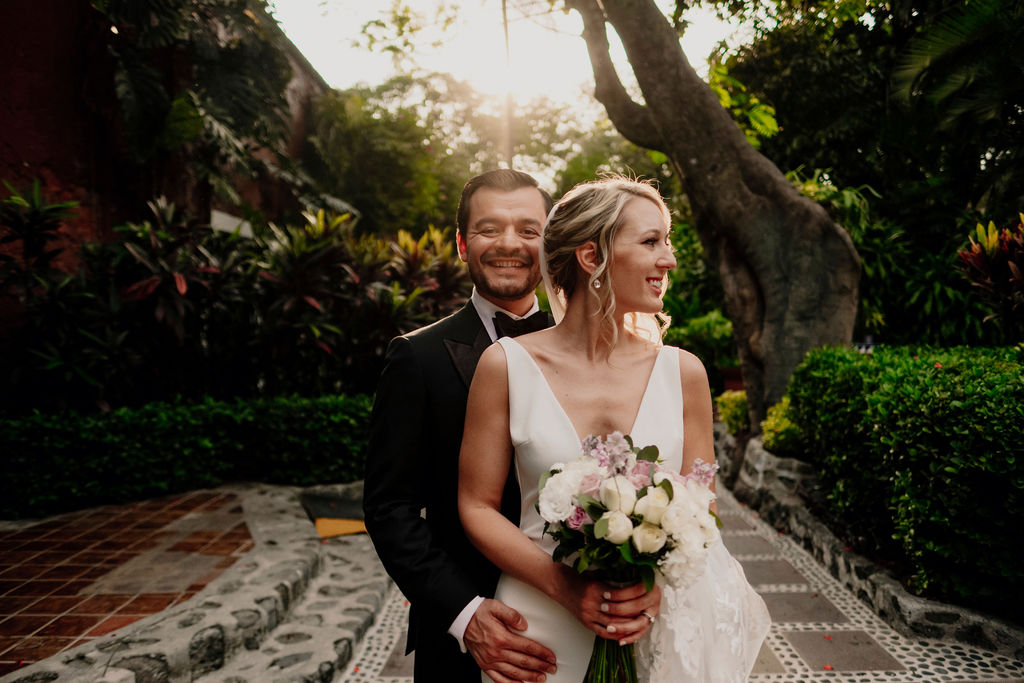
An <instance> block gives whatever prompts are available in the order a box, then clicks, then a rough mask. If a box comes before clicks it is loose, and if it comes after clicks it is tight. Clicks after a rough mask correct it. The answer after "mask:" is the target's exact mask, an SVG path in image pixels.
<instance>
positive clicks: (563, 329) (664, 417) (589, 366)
mask: <svg viewBox="0 0 1024 683" xmlns="http://www.w3.org/2000/svg"><path fill="white" fill-rule="evenodd" d="M670 224H671V221H670V216H669V211H668V208H667V207H666V206H665V203H664V201H663V200H662V198H661V196H660V195H659V194H658V192H657V190H655V189H654V188H653V187H652V186H651V185H650V184H648V183H645V182H640V181H634V180H629V179H626V178H618V177H617V178H610V179H606V180H602V181H597V182H592V183H585V184H582V185H578V186H577V187H575V188H574V189H572V190H571V191H570V192H568V193H567V194H566V195H565V196H564V197H563V198H562V199H561V200H560V201H559V202H558V203H557V204H556V205H555V207H554V208H553V209H552V211H551V214H550V215H549V216H548V222H547V225H546V226H545V228H544V232H543V235H542V238H541V239H542V240H543V244H542V246H541V249H540V253H541V268H542V271H543V274H544V284H545V287H546V289H547V292H548V298H549V301H550V303H551V308H552V313H553V314H554V316H555V320H556V321H558V322H557V324H556V325H555V327H553V328H550V329H547V330H543V331H540V332H534V333H532V334H528V335H524V336H522V337H518V338H516V339H512V338H509V337H504V338H502V339H499V341H498V343H496V344H494V345H492V346H491V347H490V348H489V349H488V350H487V351H486V352H485V353H484V355H483V356H482V357H481V359H480V363H479V365H478V366H477V369H476V374H475V376H474V378H473V383H472V386H471V388H470V392H469V399H468V406H467V410H466V426H465V433H464V435H463V440H462V452H461V456H460V461H459V511H460V514H461V516H462V521H463V525H464V526H465V529H466V533H467V535H468V536H469V539H470V540H471V541H472V542H473V543H474V544H475V545H476V546H477V547H478V548H479V549H480V551H481V552H482V553H483V554H484V555H486V556H487V557H488V558H489V559H490V560H491V561H492V562H493V563H494V564H495V565H496V566H498V567H499V568H500V569H501V570H502V572H503V573H502V577H501V580H500V581H499V584H498V589H497V594H496V596H495V597H496V598H497V599H499V600H501V601H503V602H504V603H506V604H507V605H509V606H511V607H513V608H515V609H516V610H518V611H519V612H520V613H521V614H522V615H523V616H524V617H525V618H526V621H527V624H528V626H527V630H526V632H525V635H526V636H528V637H530V638H533V639H534V640H537V641H539V642H541V643H543V644H545V645H547V646H548V647H550V648H551V649H552V650H554V652H555V654H556V655H557V672H556V673H554V674H551V675H550V676H548V678H547V680H548V681H572V682H579V681H582V680H583V678H584V676H585V674H586V670H587V664H588V662H589V659H590V654H591V651H592V649H593V644H594V637H595V634H596V635H597V636H599V637H602V638H610V639H616V640H617V641H618V642H619V643H620V644H628V643H636V644H637V666H638V670H639V671H640V675H641V680H645V681H651V682H653V683H660V682H662V681H673V682H675V681H691V682H693V683H710V682H718V681H723V682H725V681H743V680H746V679H747V676H748V675H749V673H750V670H751V668H752V667H753V664H754V660H755V658H756V656H757V653H758V650H759V648H760V645H761V642H762V641H763V639H764V637H765V635H766V634H767V631H768V623H769V622H768V614H767V609H766V608H765V606H764V602H763V601H762V600H761V598H760V597H759V596H758V595H757V594H756V593H755V592H754V591H753V589H752V588H751V587H750V585H749V584H748V583H747V581H746V578H745V577H744V575H743V570H742V568H741V567H740V565H739V563H738V562H736V560H735V559H733V558H732V556H730V555H729V553H728V551H726V550H725V548H724V546H723V545H722V544H721V543H717V544H716V545H715V546H714V547H713V548H712V549H711V550H710V552H709V555H708V561H707V567H706V569H705V571H704V573H703V575H702V577H701V579H700V580H698V581H697V583H696V584H695V585H692V586H690V587H689V588H687V589H685V590H676V589H673V588H672V587H670V586H668V585H666V584H663V583H662V582H660V581H659V586H656V587H655V589H654V590H652V591H651V592H650V593H646V592H645V591H644V588H643V585H642V584H638V585H636V586H630V587H627V588H619V589H615V588H613V587H611V586H607V585H604V584H601V583H599V582H598V581H596V580H594V579H591V578H588V577H587V576H586V575H580V574H578V573H576V572H575V570H573V569H572V568H571V567H570V566H568V565H566V564H562V563H556V562H553V561H552V559H551V552H552V550H553V548H554V545H555V542H554V540H553V539H551V538H550V537H547V536H544V534H543V529H544V522H543V520H542V519H541V518H540V515H539V514H538V512H537V509H536V503H537V498H538V484H539V480H540V476H541V474H542V473H544V472H547V471H548V470H550V469H551V467H552V466H553V465H554V464H556V463H564V462H568V461H570V460H574V459H575V458H577V457H578V456H579V455H580V453H581V446H580V443H581V441H582V439H584V438H585V437H586V436H588V435H596V436H604V435H607V434H611V433H612V432H616V431H618V432H621V433H623V434H629V435H631V436H632V438H633V441H634V443H636V444H637V445H640V446H646V445H650V444H654V445H657V446H658V448H659V452H660V454H661V458H662V460H663V464H664V465H666V466H669V467H672V468H673V469H677V470H678V471H679V472H680V473H681V474H687V473H689V472H690V471H691V469H692V468H693V465H694V463H695V462H696V461H697V460H698V459H702V460H703V461H704V462H713V461H714V445H713V436H712V416H711V396H710V391H709V388H708V380H707V373H706V371H705V369H704V367H703V365H702V364H701V363H700V361H699V360H698V359H697V358H696V357H695V356H693V355H692V354H690V353H688V352H686V351H683V350H680V349H676V348H673V347H666V346H663V345H662V344H661V331H662V330H661V329H660V327H659V324H658V320H657V318H656V317H655V314H659V313H660V312H661V310H662V297H663V296H664V293H665V286H666V275H667V273H668V271H670V270H672V269H673V268H674V267H675V265H676V261H675V257H674V256H673V253H672V246H671V243H670V240H669V227H670ZM684 435H685V439H684ZM513 459H514V465H515V472H516V476H517V477H518V480H519V484H520V488H521V490H522V508H521V522H520V525H519V527H518V528H517V527H516V526H514V525H513V524H512V523H511V522H509V521H508V520H507V519H506V518H505V517H503V516H502V515H501V513H500V512H499V506H500V502H501V494H502V490H503V486H504V482H505V478H506V475H507V473H508V471H509V463H510V461H511V460H513ZM488 675H490V676H491V677H492V678H493V679H494V680H496V681H499V683H504V681H508V680H510V679H508V678H506V677H504V676H503V675H502V674H501V673H500V672H494V671H491V672H488ZM484 680H486V678H485V679H484Z"/></svg>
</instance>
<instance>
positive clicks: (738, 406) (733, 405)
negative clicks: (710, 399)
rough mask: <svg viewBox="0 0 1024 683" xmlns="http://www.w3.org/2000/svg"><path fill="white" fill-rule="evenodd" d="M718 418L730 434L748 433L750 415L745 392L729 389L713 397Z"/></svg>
mask: <svg viewBox="0 0 1024 683" xmlns="http://www.w3.org/2000/svg"><path fill="white" fill-rule="evenodd" d="M715 407H716V408H718V418H719V419H720V420H721V421H722V422H724V423H725V426H726V427H728V428H729V433H730V434H739V433H740V432H746V431H750V414H749V412H748V410H747V394H746V392H745V391H738V390H735V389H731V390H729V391H723V392H722V393H721V394H719V395H718V396H717V397H715Z"/></svg>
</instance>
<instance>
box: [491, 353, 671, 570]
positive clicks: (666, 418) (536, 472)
mask: <svg viewBox="0 0 1024 683" xmlns="http://www.w3.org/2000/svg"><path fill="white" fill-rule="evenodd" d="M498 343H500V344H501V345H502V347H503V348H504V349H505V358H506V363H507V365H508V385H509V387H508V396H509V431H510V434H511V437H512V445H513V446H514V447H515V471H516V476H517V477H518V479H519V486H520V489H521V491H522V510H521V514H520V517H519V519H520V522H519V528H520V529H522V530H523V532H524V533H525V534H526V535H527V536H529V537H530V538H531V539H532V540H533V541H534V542H535V543H538V544H539V545H540V546H541V547H542V548H544V549H545V550H546V551H548V552H549V553H550V552H551V551H552V550H553V549H554V540H553V539H551V538H550V537H544V536H543V532H544V520H543V519H541V517H540V514H539V513H538V512H537V509H536V505H535V504H536V502H537V496H538V490H537V485H538V483H539V482H540V477H541V475H542V474H543V473H544V472H547V471H548V470H550V469H551V467H552V466H553V465H554V464H556V463H565V462H569V461H570V460H575V459H576V458H578V457H579V456H580V454H581V453H582V447H581V441H582V438H583V437H585V436H587V435H586V434H583V435H580V434H577V433H576V428H575V427H574V426H573V424H572V421H571V420H570V419H569V415H568V414H567V413H566V412H565V409H564V408H563V407H562V405H561V404H560V403H559V402H558V399H557V397H556V396H555V393H554V391H552V389H551V386H550V385H549V384H548V381H547V378H545V376H544V373H543V372H542V371H541V369H540V366H538V365H537V362H536V361H535V360H534V359H533V357H532V356H531V355H530V354H529V352H528V351H527V350H526V349H525V348H523V346H522V345H521V344H520V343H519V342H517V341H516V340H515V339H513V338H511V337H502V338H501V339H499V340H498ZM626 433H627V434H629V435H630V436H631V437H632V439H633V443H634V444H636V445H638V446H649V445H656V446H657V447H658V450H659V453H660V456H661V460H662V462H663V464H664V465H665V466H666V467H669V468H671V469H673V470H675V471H677V472H678V471H679V469H680V467H682V462H683V392H682V385H681V383H680V381H679V350H678V349H676V348H674V347H671V346H663V347H662V348H661V349H659V350H658V356H657V358H656V359H655V361H654V367H653V368H652V369H651V374H650V377H649V378H648V380H647V386H646V389H645V390H644V394H643V398H642V399H641V401H640V407H639V410H638V411H637V413H636V419H635V421H634V423H633V426H632V428H631V429H630V430H629V432H626ZM595 436H606V435H605V434H598V435H595Z"/></svg>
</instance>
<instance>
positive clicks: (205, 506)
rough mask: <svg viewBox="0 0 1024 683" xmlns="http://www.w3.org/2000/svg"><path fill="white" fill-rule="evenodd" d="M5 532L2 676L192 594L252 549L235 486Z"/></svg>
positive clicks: (1, 544)
mask: <svg viewBox="0 0 1024 683" xmlns="http://www.w3.org/2000/svg"><path fill="white" fill-rule="evenodd" d="M5 524H6V526H8V527H10V528H7V529H5V530H0V676H3V675H4V674H6V673H9V672H11V671H13V670H15V669H17V668H19V667H20V666H23V665H25V664H29V663H31V662H35V661H38V660H41V659H45V658H47V657H50V656H52V655H54V654H57V653H58V652H61V651H62V650H66V649H68V648H70V647H73V646H77V645H79V644H82V643H83V642H86V641H88V640H90V639H92V638H95V637H97V636H101V635H103V634H106V633H109V632H111V631H113V630H115V629H118V628H120V627H122V626H125V625H127V624H130V623H132V622H134V621H136V620H138V619H141V618H142V617H145V616H148V615H150V614H154V613H156V612H159V611H161V610H163V609H165V608H166V607H169V606H171V605H174V604H176V603H178V602H181V601H183V600H187V599H188V598H190V597H191V596H192V595H194V594H195V593H196V591H198V590H200V589H202V588H203V587H204V586H205V585H206V584H207V583H209V582H210V581H212V580H213V579H214V578H215V577H217V576H218V575H219V574H220V573H221V572H222V571H224V569H225V568H226V567H229V566H231V564H233V563H234V562H235V560H236V559H238V557H239V556H241V555H243V554H245V553H246V552H247V551H248V550H249V549H251V548H252V540H251V538H250V537H249V531H248V529H247V528H246V525H245V521H244V520H243V518H242V510H241V508H240V507H239V505H238V502H237V500H236V498H235V496H234V494H231V493H220V492H196V493H189V494H182V495H181V496H176V497H168V498H163V499H158V500H149V501H144V502H139V503H133V504H128V505H121V506H108V507H103V508H97V509H93V510H89V511H85V512H79V513H69V514H66V515H62V516H60V517H56V518H51V519H48V520H46V521H44V522H40V523H37V524H32V525H27V524H17V523H5Z"/></svg>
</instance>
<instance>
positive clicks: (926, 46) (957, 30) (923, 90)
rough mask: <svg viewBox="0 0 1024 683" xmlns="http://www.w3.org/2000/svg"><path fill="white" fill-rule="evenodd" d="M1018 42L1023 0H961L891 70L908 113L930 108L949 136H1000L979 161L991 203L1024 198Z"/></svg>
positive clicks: (1023, 25)
mask: <svg viewBox="0 0 1024 683" xmlns="http://www.w3.org/2000/svg"><path fill="white" fill-rule="evenodd" d="M1022 41H1024V5H1022V4H1021V3H1020V2H1016V1H1015V0H972V1H971V2H965V3H958V4H957V5H955V6H953V7H951V8H950V11H948V12H944V13H942V14H941V15H938V16H937V17H936V19H935V21H934V22H933V23H932V24H931V25H929V26H927V27H926V28H925V29H924V30H923V31H921V32H920V33H919V34H917V35H916V36H914V38H913V39H912V40H911V41H910V42H909V44H908V45H907V46H906V47H905V49H904V50H903V51H902V52H901V54H900V56H899V59H898V61H897V63H896V66H895V68H894V70H893V82H894V86H895V91H894V99H896V100H897V101H899V102H901V103H902V104H904V105H906V106H908V108H909V109H910V110H911V111H914V112H920V111H934V112H935V115H936V116H937V119H938V123H939V127H940V129H941V130H942V131H943V132H945V133H947V134H953V135H960V134H962V133H964V132H967V131H969V132H970V133H971V134H972V135H973V136H979V135H984V136H986V137H989V138H995V139H998V140H999V144H998V145H993V146H992V148H990V149H989V150H987V152H988V153H987V154H986V155H985V158H984V167H985V169H986V171H987V174H986V175H988V177H989V178H990V179H991V180H990V185H989V187H988V188H987V190H986V195H987V196H986V197H985V202H986V203H989V202H991V203H992V205H993V206H1006V204H1007V203H1009V204H1010V206H1011V207H1013V205H1014V203H1016V206H1017V207H1019V206H1020V201H1021V200H1022V199H1024V196H1022V194H1021V187H1020V184H1019V181H1020V175H1019V172H1015V169H1016V168H1017V167H1019V166H1020V163H1021V160H1022V155H1024V134H1022V133H1021V129H1022V126H1024V85H1022V84H1024V56H1022V54H1021V50H1020V45H1021V42H1022ZM1008 176H1009V178H1008ZM1010 178H1013V180H1010ZM1008 200H1009V201H1008Z"/></svg>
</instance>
